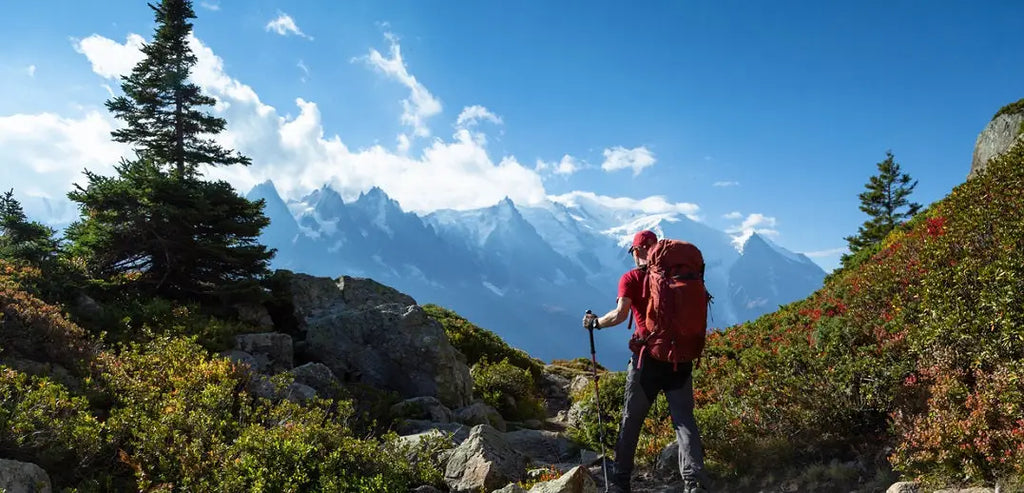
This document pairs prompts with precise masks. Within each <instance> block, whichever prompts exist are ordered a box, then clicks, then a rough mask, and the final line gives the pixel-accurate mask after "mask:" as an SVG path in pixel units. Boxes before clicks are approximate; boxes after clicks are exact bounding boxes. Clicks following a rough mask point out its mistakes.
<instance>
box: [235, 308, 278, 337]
mask: <svg viewBox="0 0 1024 493" xmlns="http://www.w3.org/2000/svg"><path fill="white" fill-rule="evenodd" d="M235 311H236V312H238V319H239V320H241V321H242V322H245V323H247V324H250V325H252V326H254V327H258V328H259V329H260V330H264V331H267V332H270V331H273V330H274V320H273V319H272V318H270V312H269V311H268V310H267V307H266V306H264V305H263V304H262V303H240V304H238V305H235Z"/></svg>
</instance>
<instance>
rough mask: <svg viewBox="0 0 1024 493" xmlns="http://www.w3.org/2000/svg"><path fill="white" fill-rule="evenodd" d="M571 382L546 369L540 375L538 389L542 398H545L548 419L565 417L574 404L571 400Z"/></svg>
mask: <svg viewBox="0 0 1024 493" xmlns="http://www.w3.org/2000/svg"><path fill="white" fill-rule="evenodd" d="M570 385H571V381H570V380H569V379H568V378H565V377H563V376H561V375H557V374H555V373H552V372H550V371H548V370H547V369H545V370H544V371H543V372H541V374H540V382H538V387H539V390H540V394H541V396H543V397H544V409H545V411H547V415H548V417H557V416H559V415H560V414H561V415H562V416H564V415H565V411H567V410H568V409H569V406H570V405H572V402H571V401H570V400H569V386H570Z"/></svg>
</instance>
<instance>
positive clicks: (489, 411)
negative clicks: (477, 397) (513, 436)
mask: <svg viewBox="0 0 1024 493" xmlns="http://www.w3.org/2000/svg"><path fill="white" fill-rule="evenodd" d="M455 421H458V422H460V423H465V424H467V425H491V426H493V427H494V428H495V429H497V430H498V431H505V430H507V429H508V428H507V425H506V423H505V418H502V417H501V413H499V412H498V410H497V409H494V408H493V407H491V406H488V405H487V404H484V403H483V402H474V403H472V404H470V405H468V406H466V407H464V408H461V409H456V410H455Z"/></svg>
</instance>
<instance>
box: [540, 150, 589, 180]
mask: <svg viewBox="0 0 1024 493" xmlns="http://www.w3.org/2000/svg"><path fill="white" fill-rule="evenodd" d="M582 168H583V166H582V165H581V164H580V161H579V160H578V159H576V158H574V157H572V156H570V155H568V154H566V155H564V156H562V159H561V160H559V161H558V162H557V163H548V162H545V161H542V160H540V159H538V160H537V166H536V167H535V168H534V169H536V170H537V171H538V172H546V171H548V170H551V172H552V173H554V174H556V175H571V174H573V173H575V172H577V171H579V170H580V169H582Z"/></svg>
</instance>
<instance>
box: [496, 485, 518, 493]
mask: <svg viewBox="0 0 1024 493" xmlns="http://www.w3.org/2000/svg"><path fill="white" fill-rule="evenodd" d="M492 493H526V490H524V489H523V487H522V486H519V484H518V483H509V484H507V485H505V487H504V488H502V489H500V490H494V491H493V492H492Z"/></svg>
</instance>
